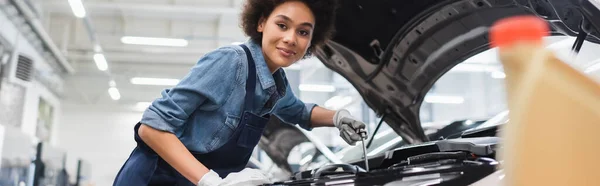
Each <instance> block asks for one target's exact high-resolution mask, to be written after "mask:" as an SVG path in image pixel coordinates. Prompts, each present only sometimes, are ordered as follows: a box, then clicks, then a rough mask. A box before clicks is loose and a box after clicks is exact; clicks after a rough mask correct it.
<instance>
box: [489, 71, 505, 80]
mask: <svg viewBox="0 0 600 186" xmlns="http://www.w3.org/2000/svg"><path fill="white" fill-rule="evenodd" d="M491 76H492V78H494V79H504V78H506V74H504V72H500V71H494V72H492V75H491Z"/></svg>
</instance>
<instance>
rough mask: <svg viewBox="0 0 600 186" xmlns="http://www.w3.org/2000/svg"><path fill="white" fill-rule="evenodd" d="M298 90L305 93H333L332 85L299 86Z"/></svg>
mask: <svg viewBox="0 0 600 186" xmlns="http://www.w3.org/2000/svg"><path fill="white" fill-rule="evenodd" d="M298 88H299V89H300V91H305V92H335V87H334V86H333V85H314V84H300V86H299V87H298Z"/></svg>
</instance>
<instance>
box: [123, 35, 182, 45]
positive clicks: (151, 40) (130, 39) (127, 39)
mask: <svg viewBox="0 0 600 186" xmlns="http://www.w3.org/2000/svg"><path fill="white" fill-rule="evenodd" d="M121 42H123V43H125V44H131V45H153V46H173V47H184V46H187V45H188V41H187V40H185V39H172V38H157V37H134V36H124V37H122V38H121Z"/></svg>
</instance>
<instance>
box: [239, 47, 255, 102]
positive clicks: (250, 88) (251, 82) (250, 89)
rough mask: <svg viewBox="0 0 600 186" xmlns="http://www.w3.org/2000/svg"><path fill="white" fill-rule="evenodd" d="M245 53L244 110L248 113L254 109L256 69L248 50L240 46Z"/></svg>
mask: <svg viewBox="0 0 600 186" xmlns="http://www.w3.org/2000/svg"><path fill="white" fill-rule="evenodd" d="M240 46H241V47H242V48H243V49H244V51H245V52H246V58H248V79H247V80H246V96H245V98H244V110H246V111H250V110H252V108H254V91H255V89H256V67H255V65H254V59H253V58H252V53H250V49H248V47H247V46H246V45H244V44H242V45H240Z"/></svg>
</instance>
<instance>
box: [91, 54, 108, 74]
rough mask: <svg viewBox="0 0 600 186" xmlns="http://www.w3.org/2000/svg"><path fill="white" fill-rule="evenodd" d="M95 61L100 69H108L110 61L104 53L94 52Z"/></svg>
mask: <svg viewBox="0 0 600 186" xmlns="http://www.w3.org/2000/svg"><path fill="white" fill-rule="evenodd" d="M94 62H96V67H98V70H102V71H105V70H107V69H108V63H107V62H106V58H105V57H104V54H94Z"/></svg>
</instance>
